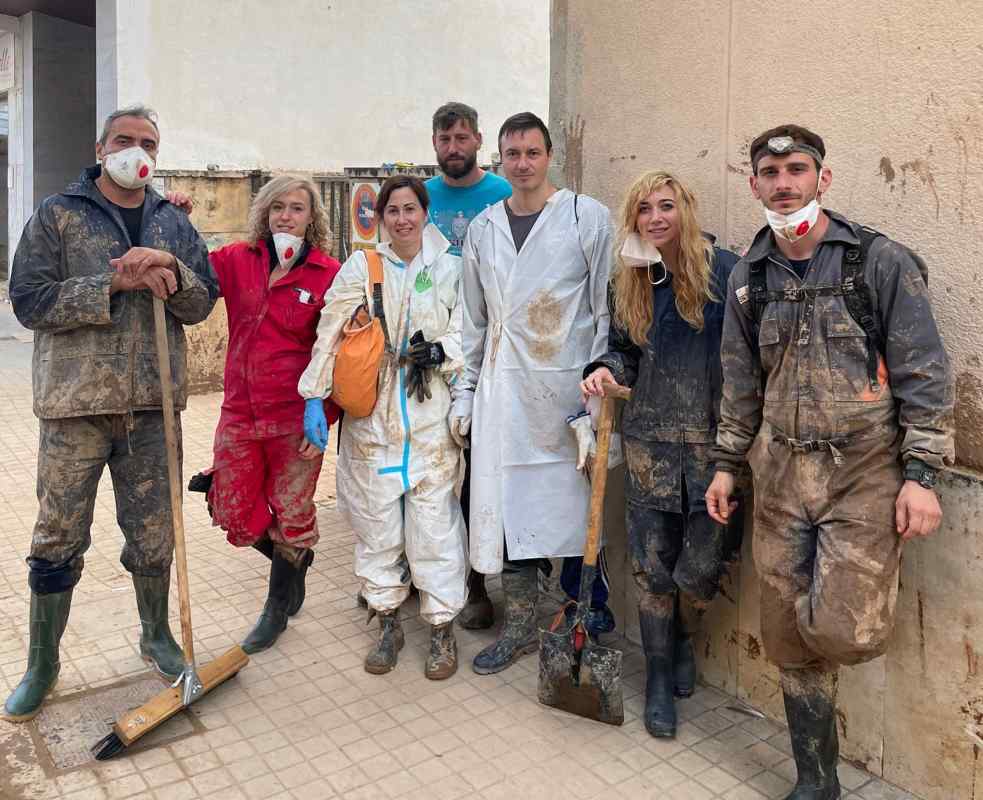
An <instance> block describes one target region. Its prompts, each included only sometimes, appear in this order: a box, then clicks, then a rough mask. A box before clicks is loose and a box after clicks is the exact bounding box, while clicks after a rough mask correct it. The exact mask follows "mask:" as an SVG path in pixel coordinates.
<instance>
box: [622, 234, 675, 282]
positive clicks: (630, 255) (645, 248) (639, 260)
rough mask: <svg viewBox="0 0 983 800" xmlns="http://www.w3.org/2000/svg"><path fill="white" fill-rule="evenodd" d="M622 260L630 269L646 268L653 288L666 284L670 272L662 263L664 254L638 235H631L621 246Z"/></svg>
mask: <svg viewBox="0 0 983 800" xmlns="http://www.w3.org/2000/svg"><path fill="white" fill-rule="evenodd" d="M621 260H622V261H624V263H625V265H626V266H628V267H646V268H647V269H648V278H649V283H651V284H652V285H653V286H658V285H659V284H662V283H665V282H666V280H668V278H669V271H668V270H667V269H666V265H665V263H664V262H663V261H662V253H660V252H659V248H658V247H656V246H655V245H654V244H652V243H651V242H649V241H647V240H645V239H643V238H642V237H641V236H639V235H638V234H637V233H629V234H628V235H627V236H626V237H625V243H624V244H623V245H622V246H621Z"/></svg>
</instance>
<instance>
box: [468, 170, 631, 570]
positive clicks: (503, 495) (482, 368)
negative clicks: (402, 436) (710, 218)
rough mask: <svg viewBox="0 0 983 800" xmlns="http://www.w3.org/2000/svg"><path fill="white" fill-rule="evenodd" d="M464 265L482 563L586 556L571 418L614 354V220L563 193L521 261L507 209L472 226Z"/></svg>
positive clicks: (474, 556)
mask: <svg viewBox="0 0 983 800" xmlns="http://www.w3.org/2000/svg"><path fill="white" fill-rule="evenodd" d="M575 198H576V204H575ZM463 257H464V274H463V279H462V290H463V291H462V294H463V298H464V304H463V307H464V358H465V375H464V381H463V384H464V386H463V387H462V388H463V389H465V390H467V389H472V390H473V391H474V406H473V412H472V423H471V447H472V453H471V525H470V538H471V548H470V553H471V565H472V566H473V567H474V568H475V569H476V570H477V571H479V572H483V573H488V574H495V573H498V572H501V569H502V561H503V555H504V552H503V543H504V542H505V540H506V538H507V541H508V556H509V559H511V560H519V559H526V558H539V557H554V556H572V555H581V554H582V553H583V547H584V536H585V533H586V530H587V511H588V505H589V502H588V501H589V485H588V483H587V480H586V478H585V477H584V475H583V474H582V473H580V472H578V471H577V469H576V463H577V442H576V438H575V436H574V434H573V431H572V430H571V429H570V427H569V426H568V425H567V423H566V418H567V417H568V416H569V415H571V414H576V413H578V412H580V411H582V410H583V402H582V400H581V396H580V389H579V385H580V381H581V378H582V375H581V373H582V372H583V369H584V367H585V366H586V365H587V364H588V363H590V362H591V361H593V360H595V359H597V358H600V356H601V355H603V354H604V352H605V351H606V350H607V337H608V305H607V284H608V273H609V271H610V264H611V258H612V230H611V217H610V214H609V213H608V210H607V208H605V207H604V206H603V205H601V204H600V203H598V202H597V201H596V200H594V199H592V198H590V197H586V196H585V195H579V196H575V195H574V194H573V192H570V191H569V190H567V189H561V190H559V191H557V192H556V193H555V194H553V195H552V196H551V197H550V199H549V200H548V201H547V203H546V206H545V207H544V208H543V210H542V213H541V214H540V216H539V218H538V219H537V220H536V224H535V225H534V226H533V229H532V230H531V231H530V232H529V236H528V237H527V238H526V241H525V243H524V244H523V246H522V250H521V251H520V252H519V253H518V254H517V253H516V250H515V243H514V241H513V239H512V231H511V229H510V227H509V221H508V217H507V216H506V211H505V206H504V203H502V202H499V203H496V204H495V205H494V206H491V207H490V208H488V209H485V211H483V212H482V213H481V214H479V215H478V216H477V217H475V219H474V220H473V221H472V222H471V226H470V227H469V229H468V235H467V237H466V239H465V242H464V248H463Z"/></svg>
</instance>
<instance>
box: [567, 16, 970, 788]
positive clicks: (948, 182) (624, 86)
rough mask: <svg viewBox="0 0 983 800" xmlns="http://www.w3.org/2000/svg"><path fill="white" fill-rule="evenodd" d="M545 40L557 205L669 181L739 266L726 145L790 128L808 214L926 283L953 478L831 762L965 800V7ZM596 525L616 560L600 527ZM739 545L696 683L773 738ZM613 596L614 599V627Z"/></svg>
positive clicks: (767, 680)
mask: <svg viewBox="0 0 983 800" xmlns="http://www.w3.org/2000/svg"><path fill="white" fill-rule="evenodd" d="M551 29H552V41H551V61H550V64H551V86H550V109H551V114H550V119H551V129H552V130H553V131H554V140H555V142H556V144H557V149H556V162H557V163H556V167H557V174H558V175H559V176H561V177H562V179H563V180H564V182H565V183H566V184H567V185H571V186H577V187H579V188H580V190H581V191H584V192H587V193H589V194H593V195H595V196H597V197H598V198H599V199H601V200H602V201H603V202H605V203H607V204H609V205H610V206H611V207H612V208H616V207H617V205H618V204H619V203H620V200H621V194H622V192H623V191H624V190H625V188H626V187H627V185H628V184H629V183H630V182H631V180H632V179H633V178H634V177H635V176H637V175H638V174H639V173H641V172H643V171H645V170H647V169H652V168H664V169H669V170H671V171H674V172H675V173H677V174H678V175H679V177H680V178H682V179H683V180H685V181H686V182H687V183H688V184H689V185H690V186H691V187H692V188H693V189H694V190H695V192H696V194H697V196H698V197H699V199H700V201H701V204H702V223H703V226H704V228H705V229H707V230H709V231H712V232H713V233H715V234H717V236H718V237H719V239H720V241H721V243H722V244H724V245H727V246H730V247H732V248H733V249H735V250H738V251H741V250H743V249H744V248H745V247H746V246H747V244H748V243H749V241H750V239H751V237H752V235H753V233H754V232H755V230H757V229H758V228H759V227H760V226H761V225H762V224H763V214H762V211H761V207H760V205H759V204H757V203H756V202H755V201H754V200H753V199H752V198H751V196H750V193H749V192H748V188H747V175H748V172H749V164H748V161H747V147H748V143H749V141H750V140H751V139H752V138H753V137H754V136H755V135H757V134H758V133H759V132H761V131H762V130H764V129H766V128H768V127H771V126H773V125H777V124H780V123H783V122H798V123H800V124H804V125H807V126H809V127H810V128H813V129H814V130H816V131H818V132H819V133H821V134H822V136H823V137H824V138H825V140H826V145H827V153H828V156H827V163H828V165H829V166H831V167H832V171H833V186H832V189H831V191H830V192H829V194H828V196H827V198H826V204H827V205H828V206H829V207H830V208H833V209H836V210H838V211H841V212H844V213H846V214H847V215H848V216H850V217H851V218H854V219H857V220H860V221H863V222H865V223H867V224H869V225H872V226H874V227H877V228H879V229H880V230H882V231H884V232H885V233H887V234H889V235H891V236H893V237H895V238H897V239H900V240H901V241H903V242H905V243H906V244H908V245H909V246H911V247H913V248H914V249H916V250H917V251H918V252H919V253H921V254H922V255H923V256H924V257H925V259H926V260H927V261H928V263H929V268H930V272H931V281H930V289H931V293H932V298H933V302H934V305H935V310H936V315H937V318H938V321H939V325H940V327H941V330H942V334H943V336H944V338H945V342H946V345H947V347H948V350H949V353H950V356H951V359H952V363H953V367H954V372H955V375H956V378H957V397H958V404H957V419H956V424H957V431H958V433H957V458H958V461H959V463H960V465H961V466H962V467H964V468H966V469H967V470H968V471H967V472H965V473H960V474H957V473H953V474H951V475H949V476H948V477H947V478H946V480H945V485H944V487H943V489H942V498H943V505H944V511H945V514H946V521H945V524H944V529H943V530H942V532H941V533H940V535H939V536H938V537H936V538H935V539H933V540H931V541H927V542H920V543H917V544H913V545H910V546H908V547H907V548H906V552H905V557H904V567H903V574H902V588H901V599H900V602H899V612H898V626H897V631H896V633H895V636H894V640H893V643H892V649H891V651H890V652H889V654H888V656H887V657H885V658H882V659H879V660H877V661H875V662H873V663H871V664H868V665H865V666H863V667H858V668H853V669H848V670H844V674H843V689H842V696H843V703H842V706H843V711H844V716H843V717H842V718H841V737H842V743H843V751H844V754H845V755H846V756H847V757H849V758H853V759H856V760H858V761H860V762H862V763H863V764H864V765H865V766H866V767H867V768H868V769H871V770H872V771H874V772H875V773H878V774H882V775H883V776H884V777H885V778H886V779H887V780H890V781H892V782H895V783H898V784H900V785H902V786H904V787H906V788H909V789H911V790H912V791H914V792H916V793H918V794H920V795H922V796H924V797H926V798H933V799H937V800H943V799H944V800H969V798H971V797H973V796H974V792H976V791H978V790H974V788H973V787H974V786H976V785H983V771H981V769H983V768H981V765H980V759H979V750H978V749H977V747H976V746H975V745H974V740H973V739H972V735H971V734H972V733H973V732H974V731H975V732H976V734H977V735H983V734H980V726H981V723H983V676H981V674H980V673H981V671H980V663H979V660H980V653H981V652H983V523H981V522H980V519H981V514H983V484H981V482H980V480H979V475H980V470H983V361H981V358H983V313H981V308H983V285H981V279H983V269H981V268H980V266H979V263H980V257H979V253H980V251H981V249H983V19H981V17H980V15H979V4H978V2H972V1H971V0H939V2H935V3H932V4H929V5H925V4H915V3H904V2H887V0H874V2H869V3H857V2H853V1H852V0H827V1H826V2H818V3H812V4H808V3H807V4H795V5H794V6H791V5H788V4H778V3H775V2H774V0H685V2H684V0H660V2H652V1H651V0H614V1H613V2H606V3H593V2H589V1H588V0H554V2H553V8H552V18H551ZM974 471H975V472H974ZM615 491H617V487H615ZM610 500H612V501H613V504H614V505H617V498H616V497H613V498H610ZM607 519H608V522H609V530H610V531H611V538H612V539H613V540H614V547H615V549H617V548H619V547H622V545H621V544H619V539H621V538H622V537H623V525H620V524H619V522H620V520H619V514H618V511H617V510H614V511H612V510H611V509H610V508H609V510H608V513H607ZM617 528H620V531H619V530H617ZM748 538H749V537H748ZM747 545H748V542H745V558H744V562H743V564H742V565H741V566H740V567H738V568H736V569H735V571H734V576H733V578H734V580H733V583H732V584H731V585H730V586H729V587H727V594H728V595H729V596H730V599H727V598H721V599H719V600H718V602H717V604H716V605H715V607H714V609H713V615H712V617H711V625H710V630H709V632H708V640H709V641H708V642H705V643H704V646H702V647H701V648H700V651H701V657H702V661H703V663H702V668H703V673H704V676H705V678H706V679H707V680H709V681H710V682H712V683H714V684H716V685H719V686H722V687H724V688H726V689H728V690H729V691H733V692H735V693H736V694H738V695H740V696H741V697H743V698H746V699H747V700H749V701H750V702H751V703H753V704H755V705H757V706H759V707H761V708H762V710H764V711H766V712H767V713H769V714H772V715H774V716H776V717H781V715H782V710H781V700H780V693H779V691H778V688H777V684H776V675H775V672H774V670H773V669H772V668H770V667H769V666H767V664H766V663H765V660H764V656H763V654H762V652H761V648H760V636H759V634H758V625H757V602H758V601H757V587H756V580H755V577H754V572H753V567H752V566H751V564H750V550H749V548H748V546H747ZM627 576H628V572H627V570H626V572H625V574H623V575H622V576H621V580H620V583H619V585H620V587H621V589H622V591H623V595H622V597H621V598H620V600H621V603H623V604H624V605H623V607H622V612H623V614H626V615H627V616H628V617H629V623H630V616H631V614H630V607H631V605H632V602H633V600H632V590H631V587H630V586H628V585H627V584H628V583H630V580H629V579H628V577H627ZM976 744H977V745H978V744H979V741H978V740H977V742H976Z"/></svg>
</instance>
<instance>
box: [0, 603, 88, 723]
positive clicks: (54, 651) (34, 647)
mask: <svg viewBox="0 0 983 800" xmlns="http://www.w3.org/2000/svg"><path fill="white" fill-rule="evenodd" d="M72 591H73V590H72V589H69V590H68V591H65V592H57V593H54V594H35V593H34V592H31V617H30V623H29V627H30V632H31V634H30V635H31V642H30V645H29V650H28V653H27V671H26V672H25V673H24V677H23V678H21V682H20V683H19V684H17V688H16V689H14V691H12V692H11V693H10V697H8V698H7V702H6V703H4V706H3V714H0V717H3V719H5V720H7V721H8V722H27V720H29V719H33V718H34V717H36V716H37V714H38V712H39V711H40V710H41V704H42V703H43V702H44V698H45V697H47V695H48V692H50V691H51V690H52V689H54V688H55V684H56V683H57V682H58V672H59V670H60V669H61V662H60V661H59V658H58V643H59V642H60V641H61V635H62V634H63V633H64V632H65V625H66V624H67V623H68V612H69V610H70V609H71V607H72Z"/></svg>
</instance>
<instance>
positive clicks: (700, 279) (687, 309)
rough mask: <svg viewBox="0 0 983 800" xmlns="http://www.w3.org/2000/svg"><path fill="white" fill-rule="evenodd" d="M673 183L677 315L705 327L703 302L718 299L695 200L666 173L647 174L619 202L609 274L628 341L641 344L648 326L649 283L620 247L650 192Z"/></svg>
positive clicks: (650, 310)
mask: <svg viewBox="0 0 983 800" xmlns="http://www.w3.org/2000/svg"><path fill="white" fill-rule="evenodd" d="M663 186H671V187H672V191H673V194H675V195H676V205H677V206H678V208H679V263H678V264H676V265H675V268H674V270H673V275H672V290H673V293H674V294H675V295H676V308H677V309H678V311H679V315H680V316H681V317H682V318H683V319H684V320H686V322H688V323H689V324H690V325H691V326H692V327H693V328H694V329H696V330H698V331H702V330H703V306H704V304H706V303H707V302H710V301H713V300H716V297H714V294H713V291H712V289H711V286H710V262H711V260H712V258H713V245H711V244H710V242H708V241H707V240H706V238H704V236H703V234H702V233H701V232H700V225H699V223H698V222H697V219H696V198H695V197H694V196H693V193H692V192H690V190H689V189H687V188H686V187H685V186H683V184H681V183H680V182H679V180H678V179H677V178H676V177H674V176H673V175H670V174H669V173H668V172H658V171H653V172H646V173H645V174H644V175H641V176H640V177H638V178H637V179H636V180H635V182H634V183H633V184H632V185H631V187H630V188H629V189H628V193H627V195H626V196H625V201H624V203H623V204H622V206H621V215H620V223H621V227H620V229H619V230H618V238H617V242H616V244H615V253H616V255H617V264H616V265H615V269H614V275H613V276H612V278H611V282H612V288H613V290H614V318H615V322H617V324H618V325H620V326H621V327H622V328H624V329H625V330H626V331H628V335H629V336H630V337H631V340H632V341H633V342H634V343H635V344H637V345H639V346H642V345H644V344H645V343H646V341H648V332H649V328H651V327H652V313H653V308H652V305H653V303H652V287H651V285H650V284H649V278H648V271H647V270H644V269H638V268H636V267H630V266H628V265H627V264H625V262H624V259H622V257H621V248H622V247H623V246H624V243H625V240H626V239H627V238H628V236H629V235H630V234H632V233H638V227H637V224H638V207H639V205H641V203H642V201H643V200H645V198H647V197H648V196H649V195H650V194H652V192H654V191H656V190H657V189H661V188H662V187H663Z"/></svg>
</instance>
